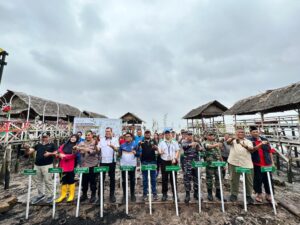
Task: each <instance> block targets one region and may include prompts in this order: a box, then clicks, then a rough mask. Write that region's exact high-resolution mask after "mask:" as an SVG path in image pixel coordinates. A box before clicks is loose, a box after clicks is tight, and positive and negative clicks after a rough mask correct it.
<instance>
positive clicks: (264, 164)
mask: <svg viewBox="0 0 300 225" xmlns="http://www.w3.org/2000/svg"><path fill="white" fill-rule="evenodd" d="M260 143H261V140H257V141H255V146H257V145H259V144H260ZM257 151H258V155H259V159H260V160H259V163H253V164H254V165H255V166H271V165H272V164H269V165H268V164H266V161H265V156H264V152H263V150H262V148H261V147H260V148H259V149H258V150H257ZM269 153H274V149H271V148H270V150H269Z"/></svg>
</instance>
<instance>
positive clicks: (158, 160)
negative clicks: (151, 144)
mask: <svg viewBox="0 0 300 225" xmlns="http://www.w3.org/2000/svg"><path fill="white" fill-rule="evenodd" d="M161 160H162V159H161V157H160V155H157V159H156V165H157V169H156V176H158V174H159V169H160V167H161Z"/></svg>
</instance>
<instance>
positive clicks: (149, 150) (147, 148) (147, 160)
mask: <svg viewBox="0 0 300 225" xmlns="http://www.w3.org/2000/svg"><path fill="white" fill-rule="evenodd" d="M144 137H145V139H144V141H142V142H141V144H140V148H141V155H140V158H141V162H142V165H156V155H155V151H157V143H156V141H155V140H153V139H151V132H150V130H146V131H145V135H144ZM150 177H151V178H150V179H151V189H152V194H153V199H154V200H157V199H158V197H157V191H156V171H155V170H151V171H150ZM148 188H150V187H148V171H143V200H144V201H147V195H148Z"/></svg>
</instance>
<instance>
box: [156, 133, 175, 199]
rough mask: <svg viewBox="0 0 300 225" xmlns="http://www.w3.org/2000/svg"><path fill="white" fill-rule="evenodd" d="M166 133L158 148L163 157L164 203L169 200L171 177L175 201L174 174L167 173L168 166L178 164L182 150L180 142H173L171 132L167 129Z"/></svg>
mask: <svg viewBox="0 0 300 225" xmlns="http://www.w3.org/2000/svg"><path fill="white" fill-rule="evenodd" d="M164 133H165V140H163V141H161V142H160V143H159V146H158V151H159V154H160V155H161V172H162V194H163V197H162V201H166V200H167V199H168V180H169V177H170V182H171V187H172V191H173V199H175V193H174V187H173V178H172V173H171V172H167V171H166V166H171V165H177V164H178V158H179V150H180V149H179V145H178V142H177V141H174V140H172V136H171V134H170V130H168V129H166V130H165V131H164ZM175 183H176V185H177V172H176V173H175ZM177 199H178V198H177ZM178 200H179V199H178Z"/></svg>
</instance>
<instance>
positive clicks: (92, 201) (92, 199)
mask: <svg viewBox="0 0 300 225" xmlns="http://www.w3.org/2000/svg"><path fill="white" fill-rule="evenodd" d="M95 202H96V196H95V195H92V196H91V198H90V203H95ZM99 203H100V202H99Z"/></svg>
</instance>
